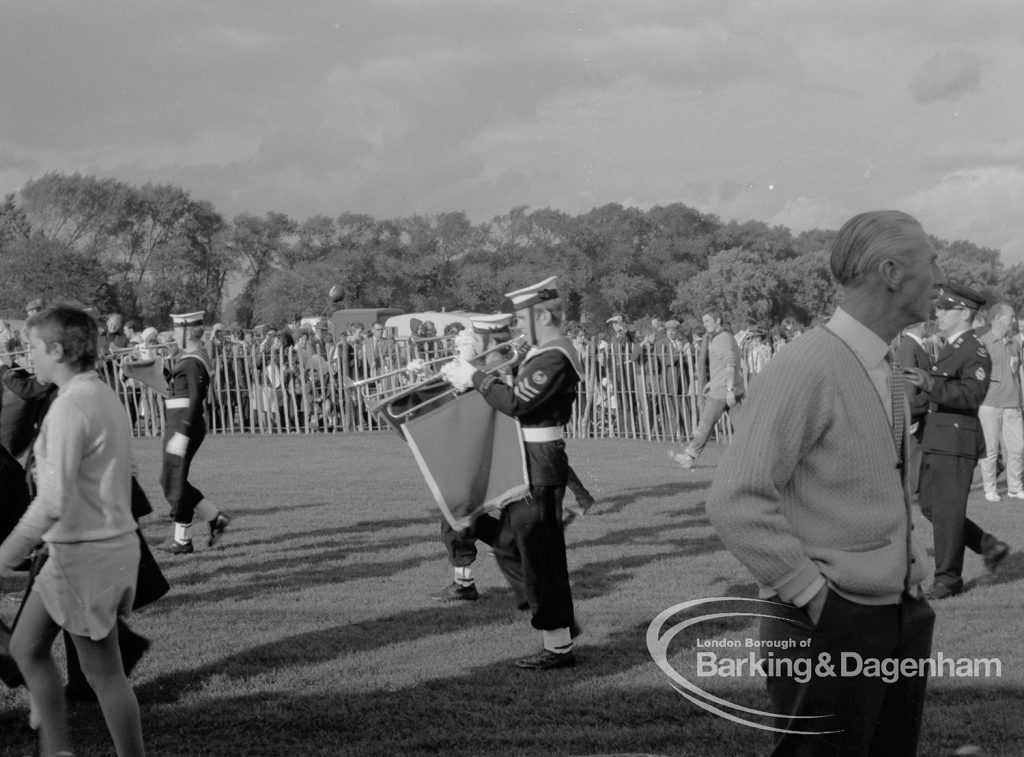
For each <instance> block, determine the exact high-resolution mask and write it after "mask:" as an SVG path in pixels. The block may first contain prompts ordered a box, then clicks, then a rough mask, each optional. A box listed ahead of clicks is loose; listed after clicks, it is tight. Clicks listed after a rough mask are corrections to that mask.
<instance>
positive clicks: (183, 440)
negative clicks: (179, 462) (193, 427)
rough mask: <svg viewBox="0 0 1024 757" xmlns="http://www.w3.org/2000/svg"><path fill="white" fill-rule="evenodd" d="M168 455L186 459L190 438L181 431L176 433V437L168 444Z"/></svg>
mask: <svg viewBox="0 0 1024 757" xmlns="http://www.w3.org/2000/svg"><path fill="white" fill-rule="evenodd" d="M166 449H167V454H168V455H177V456H178V457H185V451H186V450H187V449H188V437H187V436H185V435H184V434H183V433H181V432H180V431H175V432H174V436H172V437H171V440H170V441H169V442H167V448H166Z"/></svg>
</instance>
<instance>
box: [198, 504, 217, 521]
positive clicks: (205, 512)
mask: <svg viewBox="0 0 1024 757" xmlns="http://www.w3.org/2000/svg"><path fill="white" fill-rule="evenodd" d="M196 515H198V516H199V519H200V520H213V519H214V518H216V517H217V516H218V515H220V510H218V509H217V508H216V507H215V506H214V505H211V504H210V501H209V500H207V499H201V500H199V504H198V505H196Z"/></svg>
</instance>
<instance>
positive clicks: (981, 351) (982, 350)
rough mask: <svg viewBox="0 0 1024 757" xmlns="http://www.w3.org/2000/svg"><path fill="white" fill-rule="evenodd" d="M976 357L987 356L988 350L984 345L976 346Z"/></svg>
mask: <svg viewBox="0 0 1024 757" xmlns="http://www.w3.org/2000/svg"><path fill="white" fill-rule="evenodd" d="M978 357H988V350H986V349H985V348H984V347H978Z"/></svg>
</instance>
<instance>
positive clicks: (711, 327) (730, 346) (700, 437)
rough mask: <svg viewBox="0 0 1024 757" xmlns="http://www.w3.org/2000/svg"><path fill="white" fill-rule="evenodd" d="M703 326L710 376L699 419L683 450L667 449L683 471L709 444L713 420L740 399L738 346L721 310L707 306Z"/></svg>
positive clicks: (691, 465)
mask: <svg viewBox="0 0 1024 757" xmlns="http://www.w3.org/2000/svg"><path fill="white" fill-rule="evenodd" d="M701 320H702V322H703V324H704V329H705V331H706V332H707V335H708V336H709V337H710V342H709V343H708V366H709V373H710V378H709V379H708V382H707V385H706V386H705V387H704V394H705V395H706V400H705V402H704V410H703V412H702V413H701V415H700V422H699V423H698V424H697V430H696V431H695V432H694V435H693V439H692V440H691V441H690V443H689V444H688V445H687V446H686V449H684V450H683V451H682V452H674V451H672V450H669V452H668V456H669V457H670V458H672V459H673V460H675V461H676V462H677V463H678V464H679V466H680V467H681V468H683V469H685V470H690V469H691V468H693V464H694V463H695V462H696V460H697V458H698V457H700V453H701V452H703V451H704V447H705V446H706V445H707V443H708V439H709V438H710V436H711V432H712V431H713V430H714V428H715V423H717V422H718V419H719V418H721V417H722V415H723V414H724V413H725V411H726V410H728V409H730V408H733V407H736V405H737V404H739V403H740V402H741V401H742V399H743V373H742V371H741V369H740V348H739V346H738V345H737V344H736V340H735V339H733V337H732V334H730V333H729V332H728V331H726V330H725V329H724V328H723V327H722V313H721V311H720V310H718V309H717V308H710V309H708V310H707V311H705V312H704V314H703V316H702V318H701Z"/></svg>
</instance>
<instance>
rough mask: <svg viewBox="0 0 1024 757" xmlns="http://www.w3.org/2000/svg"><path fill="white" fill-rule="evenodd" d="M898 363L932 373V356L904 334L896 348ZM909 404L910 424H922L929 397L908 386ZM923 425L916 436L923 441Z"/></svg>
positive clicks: (926, 411) (913, 339)
mask: <svg viewBox="0 0 1024 757" xmlns="http://www.w3.org/2000/svg"><path fill="white" fill-rule="evenodd" d="M896 362H897V363H899V364H900V366H901V367H903V368H920V369H922V370H923V371H925V372H926V373H931V372H932V356H931V355H930V354H929V353H928V351H927V350H926V349H925V348H924V347H922V346H921V344H920V343H919V342H918V341H917V339H915V338H914V337H912V336H910V335H909V334H904V335H903V337H902V338H901V339H900V343H899V345H898V346H897V347H896ZM906 391H907V402H908V403H909V404H910V422H911V423H915V422H920V421H922V420H923V419H924V416H925V415H926V414H927V413H928V395H927V394H926V393H925V392H924V391H922V390H919V389H917V388H916V387H914V386H912V385H911V384H907V387H906ZM923 430H924V429H923V425H922V426H919V427H918V429H917V433H916V434H915V436H916V437H917V440H918V441H921V434H922V432H923Z"/></svg>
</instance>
